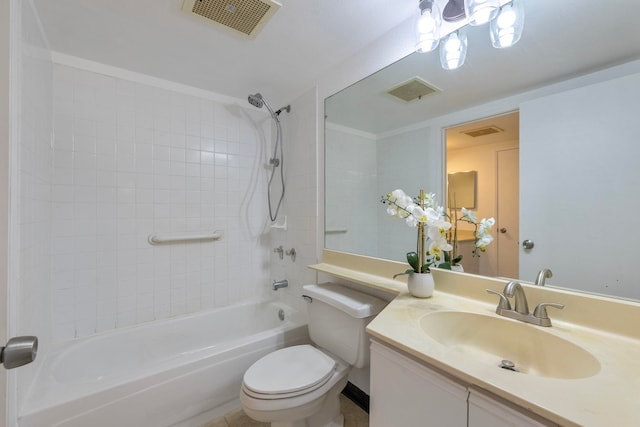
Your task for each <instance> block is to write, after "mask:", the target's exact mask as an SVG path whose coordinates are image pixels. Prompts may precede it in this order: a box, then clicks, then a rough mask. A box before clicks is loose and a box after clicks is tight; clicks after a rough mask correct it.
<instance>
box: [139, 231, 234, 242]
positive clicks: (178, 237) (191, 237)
mask: <svg viewBox="0 0 640 427" xmlns="http://www.w3.org/2000/svg"><path fill="white" fill-rule="evenodd" d="M221 238H222V231H221V230H215V231H214V232H213V233H201V234H166V235H157V234H149V238H148V239H147V240H148V241H149V244H150V245H159V244H162V243H174V242H196V241H203V240H220V239H221Z"/></svg>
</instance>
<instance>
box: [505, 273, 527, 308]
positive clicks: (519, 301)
mask: <svg viewBox="0 0 640 427" xmlns="http://www.w3.org/2000/svg"><path fill="white" fill-rule="evenodd" d="M503 292H504V296H505V297H507V298H514V301H515V303H514V305H515V308H514V310H515V311H516V312H517V313H520V314H523V315H525V316H527V315H528V314H529V304H528V303H527V296H526V295H525V294H524V289H522V285H520V283H518V282H516V281H515V280H512V281H511V282H509V283H507V286H505V287H504V291H503Z"/></svg>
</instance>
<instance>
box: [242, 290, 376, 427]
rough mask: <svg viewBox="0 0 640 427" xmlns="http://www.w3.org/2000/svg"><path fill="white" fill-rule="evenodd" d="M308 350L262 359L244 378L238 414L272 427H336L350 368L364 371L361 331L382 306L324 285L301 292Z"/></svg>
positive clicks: (365, 352)
mask: <svg viewBox="0 0 640 427" xmlns="http://www.w3.org/2000/svg"><path fill="white" fill-rule="evenodd" d="M303 289H304V291H303V298H305V299H306V300H307V302H308V305H307V307H308V313H309V336H310V337H311V341H313V343H314V344H315V346H312V345H308V344H306V345H298V346H293V347H287V348H283V349H280V350H277V351H274V352H273V353H270V354H268V355H266V356H264V357H263V358H262V359H260V360H258V361H257V362H256V363H254V364H253V365H252V366H251V367H249V369H247V371H246V372H245V374H244V378H243V381H242V387H241V390H240V402H241V404H242V409H243V410H244V412H245V413H246V414H247V415H248V416H249V417H251V418H253V419H254V420H256V421H262V422H268V423H271V426H272V427H303V426H304V427H329V426H331V427H333V426H335V427H340V426H342V425H343V421H344V420H343V416H342V414H341V412H340V401H339V396H340V392H341V391H342V389H344V387H345V386H346V385H347V377H348V375H349V370H350V369H351V367H357V368H364V367H366V366H368V365H369V338H368V336H367V333H366V331H365V327H366V326H367V324H368V323H369V321H370V320H371V319H372V318H373V316H375V315H376V314H378V313H379V312H380V311H381V310H382V309H383V308H384V306H385V305H386V302H385V301H383V300H381V299H379V298H376V297H374V296H371V295H367V294H364V293H362V292H358V291H355V290H353V289H350V288H347V287H344V286H342V285H337V284H334V283H325V284H321V285H306V286H304V287H303Z"/></svg>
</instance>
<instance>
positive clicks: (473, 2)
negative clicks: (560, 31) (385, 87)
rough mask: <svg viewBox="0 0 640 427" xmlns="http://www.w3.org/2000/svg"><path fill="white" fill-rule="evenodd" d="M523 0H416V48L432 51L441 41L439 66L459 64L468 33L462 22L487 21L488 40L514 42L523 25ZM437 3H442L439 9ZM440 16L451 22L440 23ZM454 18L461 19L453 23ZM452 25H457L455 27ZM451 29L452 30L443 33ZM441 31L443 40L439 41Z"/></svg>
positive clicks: (448, 67)
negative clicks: (489, 37) (463, 29)
mask: <svg viewBox="0 0 640 427" xmlns="http://www.w3.org/2000/svg"><path fill="white" fill-rule="evenodd" d="M523 1H524V0H418V16H417V19H416V32H417V42H416V51H417V52H431V51H432V50H434V49H435V48H436V47H438V44H440V63H441V64H442V68H444V69H445V70H455V69H456V68H460V67H461V66H462V65H463V64H464V61H465V59H466V56H467V36H466V34H465V32H464V31H462V28H464V25H465V24H469V25H483V24H486V23H490V26H489V27H490V28H489V29H490V35H491V44H492V45H493V46H494V47H496V48H499V49H501V48H505V47H510V46H513V45H514V44H516V43H517V42H518V41H519V40H520V37H521V36H522V29H523V28H524V7H523ZM445 2H446V3H445ZM438 3H444V9H443V10H442V13H440V7H439V6H438ZM501 5H502V6H501ZM443 20H444V21H446V22H449V23H451V24H447V23H445V24H444V25H442V24H443V22H442V21H443ZM457 21H463V22H461V23H460V24H455V23H456V22H457ZM460 26H462V28H460ZM443 27H444V28H443ZM455 28H458V29H457V30H456V31H454V29H455ZM451 31H454V32H452V33H450V34H448V35H447V34H446V33H449V32H451ZM443 32H444V33H445V34H444V36H442V38H443V41H442V43H439V41H440V37H441V34H442V33H443Z"/></svg>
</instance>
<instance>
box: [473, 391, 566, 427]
mask: <svg viewBox="0 0 640 427" xmlns="http://www.w3.org/2000/svg"><path fill="white" fill-rule="evenodd" d="M555 426H557V424H554V423H551V422H548V421H546V420H544V419H542V418H540V417H538V416H537V415H535V414H532V413H529V412H528V411H527V410H526V409H523V408H517V407H515V405H511V404H509V403H507V402H506V401H502V400H501V399H497V398H495V397H493V396H489V395H488V394H486V393H483V392H482V391H479V390H477V389H474V388H472V389H470V390H469V427H555Z"/></svg>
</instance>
